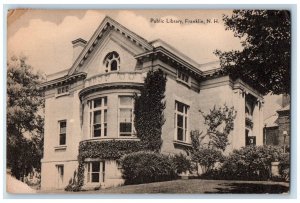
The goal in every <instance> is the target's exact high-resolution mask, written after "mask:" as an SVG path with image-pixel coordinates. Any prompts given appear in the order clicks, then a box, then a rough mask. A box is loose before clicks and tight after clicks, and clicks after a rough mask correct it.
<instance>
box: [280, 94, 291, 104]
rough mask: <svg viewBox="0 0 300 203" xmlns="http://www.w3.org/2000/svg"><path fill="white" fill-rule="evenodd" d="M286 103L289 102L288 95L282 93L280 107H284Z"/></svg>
mask: <svg viewBox="0 0 300 203" xmlns="http://www.w3.org/2000/svg"><path fill="white" fill-rule="evenodd" d="M288 104H290V95H289V94H283V95H282V107H286V106H287V105H288Z"/></svg>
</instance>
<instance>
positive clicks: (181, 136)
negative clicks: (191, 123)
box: [177, 128, 183, 141]
mask: <svg viewBox="0 0 300 203" xmlns="http://www.w3.org/2000/svg"><path fill="white" fill-rule="evenodd" d="M177 140H180V141H183V129H182V128H177Z"/></svg>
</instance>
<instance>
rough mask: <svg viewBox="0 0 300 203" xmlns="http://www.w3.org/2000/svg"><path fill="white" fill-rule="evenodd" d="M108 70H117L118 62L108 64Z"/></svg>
mask: <svg viewBox="0 0 300 203" xmlns="http://www.w3.org/2000/svg"><path fill="white" fill-rule="evenodd" d="M110 70H112V71H115V70H118V62H117V61H116V60H113V61H112V62H111V64H110Z"/></svg>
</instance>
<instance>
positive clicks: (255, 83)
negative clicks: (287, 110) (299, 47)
mask: <svg viewBox="0 0 300 203" xmlns="http://www.w3.org/2000/svg"><path fill="white" fill-rule="evenodd" d="M223 20H224V23H225V26H226V30H232V31H233V32H234V35H235V37H238V38H240V39H242V40H243V41H242V42H241V45H242V47H243V50H242V51H237V50H233V51H229V52H221V51H220V50H217V51H216V52H215V54H216V55H217V56H218V57H219V59H220V65H221V67H222V68H223V70H222V71H225V72H228V73H229V74H230V75H231V76H232V77H233V78H238V77H240V78H242V79H243V80H244V81H245V82H247V83H248V84H250V85H251V86H252V87H254V88H255V89H257V90H259V91H260V92H261V93H262V94H268V93H270V92H271V93H273V94H282V93H289V92H290V83H291V82H290V81H291V79H290V74H291V70H290V69H291V16H290V12H289V11H287V10H234V11H233V14H232V15H231V16H226V15H225V16H224V17H223Z"/></svg>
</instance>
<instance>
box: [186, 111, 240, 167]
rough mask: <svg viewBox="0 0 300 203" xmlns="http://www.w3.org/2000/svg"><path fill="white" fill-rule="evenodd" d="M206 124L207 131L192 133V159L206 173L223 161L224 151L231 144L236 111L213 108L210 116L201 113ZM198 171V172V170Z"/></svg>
mask: <svg viewBox="0 0 300 203" xmlns="http://www.w3.org/2000/svg"><path fill="white" fill-rule="evenodd" d="M200 112H201V114H202V116H203V118H204V124H206V125H207V131H206V133H204V134H203V132H201V133H200V132H199V131H197V130H195V131H192V132H191V141H192V148H191V158H192V160H193V161H194V162H196V163H197V167H198V164H199V165H200V166H201V168H202V171H203V172H204V173H206V172H209V171H210V170H212V169H213V168H214V166H215V164H216V163H217V162H222V161H223V158H224V157H223V155H222V151H225V149H226V147H227V146H228V144H229V141H228V136H229V134H230V132H231V131H232V130H233V127H234V125H233V123H234V119H235V117H236V111H235V110H234V108H233V107H231V108H229V107H227V106H226V105H224V107H219V108H216V106H214V107H213V109H212V110H210V112H209V113H208V114H205V113H203V112H202V111H200ZM197 171H198V170H197Z"/></svg>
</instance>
